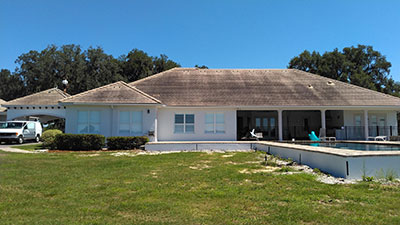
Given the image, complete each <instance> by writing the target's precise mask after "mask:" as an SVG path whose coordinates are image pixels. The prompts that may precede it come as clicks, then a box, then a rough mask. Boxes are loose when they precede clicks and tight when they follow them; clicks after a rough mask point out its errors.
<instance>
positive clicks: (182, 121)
mask: <svg viewBox="0 0 400 225" xmlns="http://www.w3.org/2000/svg"><path fill="white" fill-rule="evenodd" d="M174 130H175V131H174V132H175V133H177V134H181V133H194V114H175V128H174Z"/></svg>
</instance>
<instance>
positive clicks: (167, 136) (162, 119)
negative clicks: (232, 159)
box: [158, 108, 237, 141]
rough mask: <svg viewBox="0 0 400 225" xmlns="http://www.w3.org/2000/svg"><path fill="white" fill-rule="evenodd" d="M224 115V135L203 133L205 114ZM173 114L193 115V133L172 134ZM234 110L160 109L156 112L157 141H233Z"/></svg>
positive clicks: (235, 135)
mask: <svg viewBox="0 0 400 225" xmlns="http://www.w3.org/2000/svg"><path fill="white" fill-rule="evenodd" d="M206 113H224V115H225V116H224V119H225V133H223V134H214V133H212V134H209V133H205V114H206ZM175 114H194V115H195V116H194V117H195V119H194V120H195V121H194V133H186V134H185V133H183V134H176V133H174V126H175V124H174V122H175ZM236 120H237V119H236V109H216V108H215V109H214V108H209V109H201V108H199V109H197V108H189V109H187V108H160V109H159V110H158V140H159V141H234V140H236V138H237V132H236V129H237V126H236Z"/></svg>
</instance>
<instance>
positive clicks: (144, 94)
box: [121, 81, 162, 104]
mask: <svg viewBox="0 0 400 225" xmlns="http://www.w3.org/2000/svg"><path fill="white" fill-rule="evenodd" d="M121 83H122V84H123V85H125V86H126V87H128V88H130V89H132V90H134V91H136V92H138V93H139V94H141V95H143V96H144V97H147V98H150V99H151V100H153V101H155V102H158V103H160V104H161V103H162V102H161V101H160V100H158V99H157V98H155V97H153V96H151V95H149V94H147V93H146V92H144V91H142V90H139V89H138V88H136V87H132V86H130V85H129V84H127V83H126V82H124V81H121Z"/></svg>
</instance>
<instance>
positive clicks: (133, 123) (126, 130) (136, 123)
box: [119, 111, 143, 136]
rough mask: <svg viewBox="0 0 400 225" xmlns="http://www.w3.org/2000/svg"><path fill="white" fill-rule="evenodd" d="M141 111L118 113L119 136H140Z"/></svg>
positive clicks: (141, 129)
mask: <svg viewBox="0 0 400 225" xmlns="http://www.w3.org/2000/svg"><path fill="white" fill-rule="evenodd" d="M142 116H143V114H142V111H120V112H119V134H120V135H122V136H130V135H142V133H143V128H142V121H143V119H142Z"/></svg>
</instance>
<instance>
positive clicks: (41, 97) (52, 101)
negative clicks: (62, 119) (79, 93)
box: [4, 88, 70, 105]
mask: <svg viewBox="0 0 400 225" xmlns="http://www.w3.org/2000/svg"><path fill="white" fill-rule="evenodd" d="M69 96H70V95H69V94H67V93H65V92H63V91H62V90H60V89H58V88H51V89H48V90H45V91H41V92H37V93H34V94H31V95H27V96H24V97H21V98H17V99H14V100H11V101H9V102H7V103H5V104H4V105H58V102H59V101H60V100H62V99H64V98H67V97H69Z"/></svg>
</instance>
